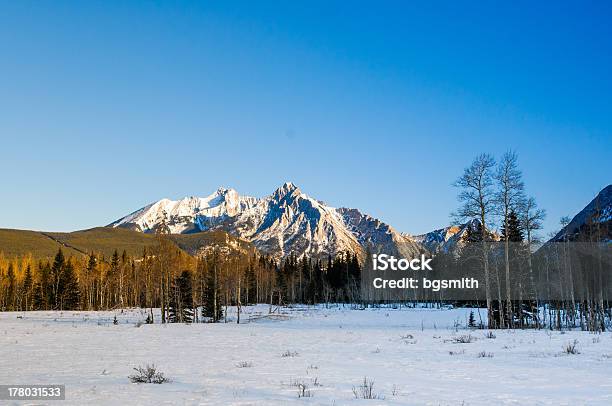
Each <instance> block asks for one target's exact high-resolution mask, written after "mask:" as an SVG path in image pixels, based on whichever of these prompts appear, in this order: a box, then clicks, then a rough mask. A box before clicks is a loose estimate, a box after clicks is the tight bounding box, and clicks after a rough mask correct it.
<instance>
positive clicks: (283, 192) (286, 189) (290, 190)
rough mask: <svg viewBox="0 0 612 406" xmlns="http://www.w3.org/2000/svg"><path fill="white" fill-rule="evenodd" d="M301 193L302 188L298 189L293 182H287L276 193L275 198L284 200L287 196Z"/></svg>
mask: <svg viewBox="0 0 612 406" xmlns="http://www.w3.org/2000/svg"><path fill="white" fill-rule="evenodd" d="M296 193H297V194H299V193H301V191H300V188H298V187H297V186H296V185H295V184H294V183H293V182H285V183H283V185H282V186H281V187H279V188H278V189H276V190H275V191H274V194H273V196H275V197H277V198H279V199H282V198H283V197H285V196H287V195H292V194H296Z"/></svg>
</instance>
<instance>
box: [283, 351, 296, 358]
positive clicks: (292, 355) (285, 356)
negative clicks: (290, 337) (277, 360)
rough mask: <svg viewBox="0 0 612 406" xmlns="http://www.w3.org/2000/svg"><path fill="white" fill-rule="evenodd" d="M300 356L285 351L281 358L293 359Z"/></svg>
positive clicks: (294, 352) (293, 352)
mask: <svg viewBox="0 0 612 406" xmlns="http://www.w3.org/2000/svg"><path fill="white" fill-rule="evenodd" d="M298 355H300V354H299V353H298V352H297V351H289V350H287V351H285V352H283V353H282V354H281V357H283V358H293V357H297V356H298Z"/></svg>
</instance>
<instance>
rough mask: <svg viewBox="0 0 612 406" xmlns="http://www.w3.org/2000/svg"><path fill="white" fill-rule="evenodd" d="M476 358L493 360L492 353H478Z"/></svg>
mask: <svg viewBox="0 0 612 406" xmlns="http://www.w3.org/2000/svg"><path fill="white" fill-rule="evenodd" d="M478 358H493V353H492V352H486V351H480V352H479V353H478Z"/></svg>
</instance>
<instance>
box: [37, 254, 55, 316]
mask: <svg viewBox="0 0 612 406" xmlns="http://www.w3.org/2000/svg"><path fill="white" fill-rule="evenodd" d="M38 271H39V275H40V277H39V280H38V282H36V285H35V286H34V309H35V310H49V307H50V305H51V303H53V302H52V300H51V283H50V281H51V264H49V262H47V263H46V264H44V265H43V263H42V262H40V263H39V264H38Z"/></svg>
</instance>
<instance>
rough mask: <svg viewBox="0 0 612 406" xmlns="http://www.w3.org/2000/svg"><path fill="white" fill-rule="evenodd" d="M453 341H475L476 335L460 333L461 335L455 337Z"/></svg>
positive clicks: (461, 342) (462, 342) (464, 342)
mask: <svg viewBox="0 0 612 406" xmlns="http://www.w3.org/2000/svg"><path fill="white" fill-rule="evenodd" d="M453 341H454V342H456V343H460V344H467V343H471V342H473V341H474V337H472V335H471V334H463V335H460V336H459V337H455V338H454V339H453Z"/></svg>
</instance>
